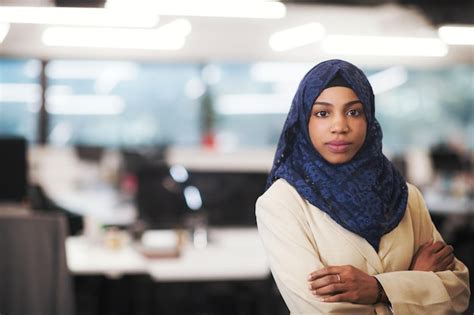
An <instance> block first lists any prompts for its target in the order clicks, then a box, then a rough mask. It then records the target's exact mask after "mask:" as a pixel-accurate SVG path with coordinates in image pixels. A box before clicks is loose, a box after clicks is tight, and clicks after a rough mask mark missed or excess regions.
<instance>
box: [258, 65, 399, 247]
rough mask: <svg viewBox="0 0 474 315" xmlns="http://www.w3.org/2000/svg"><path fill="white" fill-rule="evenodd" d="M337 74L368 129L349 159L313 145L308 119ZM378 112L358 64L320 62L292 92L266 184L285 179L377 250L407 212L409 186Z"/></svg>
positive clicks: (308, 199)
mask: <svg viewBox="0 0 474 315" xmlns="http://www.w3.org/2000/svg"><path fill="white" fill-rule="evenodd" d="M337 76H340V77H342V79H343V81H345V82H347V84H348V85H349V86H351V87H352V90H353V91H354V92H355V93H356V95H357V96H358V97H359V99H360V100H361V101H362V103H363V106H364V112H365V116H366V119H367V135H366V138H365V142H364V144H363V145H362V147H361V148H360V150H359V151H358V152H357V154H356V155H355V156H354V157H353V158H352V159H351V160H350V161H349V162H346V163H343V164H330V163H329V162H327V161H326V160H325V159H324V158H323V157H322V156H321V155H320V154H319V152H318V151H317V150H316V149H315V148H314V146H313V145H312V142H311V139H310V137H309V133H308V122H309V118H310V114H311V109H312V106H313V104H314V102H315V100H316V98H317V97H318V96H319V94H320V93H321V92H322V91H323V90H324V89H325V88H326V87H327V86H328V84H329V83H330V82H331V81H332V80H333V79H334V78H335V77H337ZM374 115H375V108H374V94H373V92H372V87H371V86H370V83H369V81H368V79H367V77H366V76H365V75H364V73H363V72H362V71H361V70H360V69H358V68H357V67H356V66H354V65H353V64H350V63H348V62H346V61H343V60H328V61H325V62H322V63H320V64H318V65H316V66H315V67H314V68H312V69H311V70H310V71H309V72H308V73H307V74H306V75H305V77H304V78H303V80H302V81H301V83H300V85H299V87H298V90H297V91H296V95H295V97H294V98H293V102H292V104H291V108H290V112H289V113H288V117H287V119H286V122H285V125H284V127H283V131H282V133H281V136H280V140H279V142H278V147H277V151H276V154H275V159H274V162H273V167H272V170H271V172H270V175H269V177H268V182H267V187H269V186H270V185H271V184H272V183H273V182H274V181H275V180H277V179H278V178H283V179H285V180H286V181H287V182H288V183H289V184H291V185H292V186H293V187H294V188H295V189H296V190H297V191H298V193H299V194H300V195H301V196H302V197H303V198H304V199H306V200H307V201H309V202H310V203H311V204H312V205H314V206H316V207H317V208H319V209H320V210H322V211H324V212H325V213H327V214H328V215H329V216H330V217H331V218H332V219H333V220H334V221H336V222H337V223H338V224H339V225H341V226H342V227H344V228H345V229H347V230H349V231H351V232H353V233H356V234H358V235H360V236H361V237H363V238H364V239H366V240H367V241H368V242H369V243H370V245H372V247H373V248H374V249H375V250H376V251H377V252H378V249H379V243H380V239H381V238H382V236H383V235H384V234H386V233H388V232H390V231H391V230H393V229H394V228H395V227H396V226H397V225H398V223H399V222H400V221H401V219H402V218H403V215H404V214H405V209H406V207H407V199H408V189H407V185H406V182H405V179H404V178H403V176H402V175H401V174H400V173H399V172H398V171H397V170H396V169H395V167H394V166H393V164H392V163H391V162H390V161H389V160H388V159H387V158H386V157H385V155H384V154H383V153H382V130H381V128H380V125H379V123H378V122H377V120H376V119H375V116H374Z"/></svg>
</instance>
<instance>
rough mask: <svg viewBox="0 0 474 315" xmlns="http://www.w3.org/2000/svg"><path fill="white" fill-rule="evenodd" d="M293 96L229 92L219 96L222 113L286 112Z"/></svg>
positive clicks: (219, 108) (217, 107)
mask: <svg viewBox="0 0 474 315" xmlns="http://www.w3.org/2000/svg"><path fill="white" fill-rule="evenodd" d="M290 103H291V96H290V95H280V94H271V95H265V94H228V95H224V96H221V97H219V98H218V100H217V103H216V104H217V106H216V111H217V113H218V114H220V115H254V114H286V113H288V110H289V109H290Z"/></svg>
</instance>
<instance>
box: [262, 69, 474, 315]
mask: <svg viewBox="0 0 474 315" xmlns="http://www.w3.org/2000/svg"><path fill="white" fill-rule="evenodd" d="M374 114H375V110H374V95H373V92H372V88H371V86H370V83H369V82H368V80H367V78H366V76H365V75H364V74H363V73H362V71H361V70H359V69H358V68H357V67H355V66H354V65H352V64H350V63H348V62H345V61H342V60H329V61H325V62H322V63H320V64H318V65H317V66H315V67H314V68H313V69H311V70H310V71H309V72H308V73H307V74H306V76H305V77H304V78H303V80H302V81H301V83H300V85H299V88H298V90H297V92H296V95H295V97H294V99H293V103H292V106H291V109H290V112H289V114H288V117H287V120H286V122H285V125H284V128H283V132H282V134H281V137H280V141H279V143H278V148H277V152H276V156H275V160H274V164H273V168H272V170H271V172H270V175H269V181H268V186H269V188H268V189H267V191H266V192H265V193H264V194H263V195H262V196H261V197H260V198H259V199H258V200H257V204H256V216H257V223H258V229H259V233H260V236H261V238H262V241H263V244H264V246H265V249H266V251H267V254H268V257H269V263H270V267H271V270H272V273H273V276H274V279H275V281H276V283H277V286H278V288H279V290H280V292H281V294H282V296H283V298H284V300H285V302H286V304H287V306H288V308H289V309H290V311H291V312H292V313H295V314H374V313H376V314H390V313H391V312H393V313H395V314H403V315H405V314H451V313H459V312H462V311H463V310H465V309H466V308H467V306H468V303H469V296H470V292H469V283H468V282H469V275H468V270H467V268H466V266H465V265H464V264H463V263H462V262H460V261H459V260H457V259H456V258H455V257H454V255H453V253H452V247H451V246H448V245H446V244H444V242H443V240H442V238H441V236H440V234H439V233H438V231H437V230H436V228H435V227H434V225H433V223H432V221H431V219H430V216H429V213H428V210H427V208H426V206H425V204H424V201H423V198H422V196H421V194H420V192H419V191H418V189H417V188H415V187H414V186H412V185H410V184H407V183H406V182H405V180H404V179H403V177H402V176H401V175H400V173H399V172H398V171H397V170H396V169H395V168H394V166H393V165H392V163H391V162H390V161H389V160H388V159H387V158H386V157H385V156H384V155H383V153H382V131H381V129H380V125H379V124H378V122H377V120H376V119H375V116H374Z"/></svg>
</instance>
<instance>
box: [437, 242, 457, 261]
mask: <svg viewBox="0 0 474 315" xmlns="http://www.w3.org/2000/svg"><path fill="white" fill-rule="evenodd" d="M452 254H453V247H452V246H451V245H445V246H444V247H443V248H442V249H441V250H440V251H438V252H437V253H436V255H437V256H438V257H439V258H440V259H445V258H446V257H448V256H451V255H452Z"/></svg>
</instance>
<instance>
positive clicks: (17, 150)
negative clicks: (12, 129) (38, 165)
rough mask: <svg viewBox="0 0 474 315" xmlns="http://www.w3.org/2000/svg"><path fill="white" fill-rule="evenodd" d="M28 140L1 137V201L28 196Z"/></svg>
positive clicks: (23, 198)
mask: <svg viewBox="0 0 474 315" xmlns="http://www.w3.org/2000/svg"><path fill="white" fill-rule="evenodd" d="M26 147H27V144H26V140H25V139H24V138H22V137H13V136H12V137H6V136H1V137H0V202H20V201H23V200H25V199H26V196H27V161H26Z"/></svg>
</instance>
